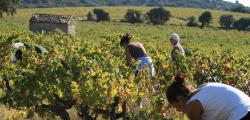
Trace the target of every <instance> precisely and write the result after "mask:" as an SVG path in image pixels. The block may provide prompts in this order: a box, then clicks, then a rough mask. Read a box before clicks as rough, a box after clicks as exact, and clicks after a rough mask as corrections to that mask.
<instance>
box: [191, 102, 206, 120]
mask: <svg viewBox="0 0 250 120" xmlns="http://www.w3.org/2000/svg"><path fill="white" fill-rule="evenodd" d="M203 111H204V110H203V107H202V105H201V103H200V102H199V101H198V100H195V101H193V102H190V103H189V104H188V105H187V115H188V117H189V119H190V120H202V113H203Z"/></svg>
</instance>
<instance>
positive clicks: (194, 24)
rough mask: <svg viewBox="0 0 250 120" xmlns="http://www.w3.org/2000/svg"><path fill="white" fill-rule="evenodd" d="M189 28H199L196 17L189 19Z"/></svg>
mask: <svg viewBox="0 0 250 120" xmlns="http://www.w3.org/2000/svg"><path fill="white" fill-rule="evenodd" d="M187 26H189V27H196V26H199V24H198V23H197V22H196V21H195V17H194V16H192V17H190V18H189V22H188V23H187Z"/></svg>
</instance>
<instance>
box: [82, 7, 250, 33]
mask: <svg viewBox="0 0 250 120" xmlns="http://www.w3.org/2000/svg"><path fill="white" fill-rule="evenodd" d="M170 18H171V12H170V11H168V10H166V9H165V8H163V7H159V8H153V9H151V10H150V11H148V12H147V13H146V14H142V12H141V11H139V10H133V9H128V10H127V12H126V14H125V15H124V18H123V19H122V20H120V22H127V23H132V24H135V23H145V22H147V23H150V24H153V25H163V24H165V23H166V22H167V21H169V20H170ZM110 20H111V17H110V14H109V13H108V12H107V11H105V10H103V9H99V8H98V9H94V10H93V11H90V12H89V13H88V14H87V21H97V22H100V21H110ZM212 21H213V16H212V13H211V12H210V11H205V12H204V13H202V14H201V15H200V16H199V18H198V21H197V20H196V18H195V17H194V16H192V17H190V18H189V19H188V22H187V24H186V25H187V26H189V27H200V28H204V27H209V25H210V23H211V22H212ZM219 23H220V26H221V27H220V28H222V29H227V30H228V29H237V30H247V29H248V27H249V26H250V18H244V17H243V18H240V19H238V20H236V19H235V18H234V17H233V15H222V16H221V17H220V18H219Z"/></svg>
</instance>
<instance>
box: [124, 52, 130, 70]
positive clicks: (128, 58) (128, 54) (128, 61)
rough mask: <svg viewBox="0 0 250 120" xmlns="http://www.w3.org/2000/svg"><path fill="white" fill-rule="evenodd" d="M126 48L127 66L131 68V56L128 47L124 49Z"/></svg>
mask: <svg viewBox="0 0 250 120" xmlns="http://www.w3.org/2000/svg"><path fill="white" fill-rule="evenodd" d="M124 48H125V54H126V65H127V66H131V55H130V53H129V50H128V48H127V47H124Z"/></svg>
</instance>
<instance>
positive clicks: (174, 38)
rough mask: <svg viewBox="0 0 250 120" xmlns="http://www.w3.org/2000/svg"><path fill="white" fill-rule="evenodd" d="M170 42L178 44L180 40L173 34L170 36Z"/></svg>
mask: <svg viewBox="0 0 250 120" xmlns="http://www.w3.org/2000/svg"><path fill="white" fill-rule="evenodd" d="M170 40H174V41H176V42H179V41H180V40H181V38H180V36H179V35H178V34H176V33H173V34H172V35H171V36H170Z"/></svg>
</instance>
